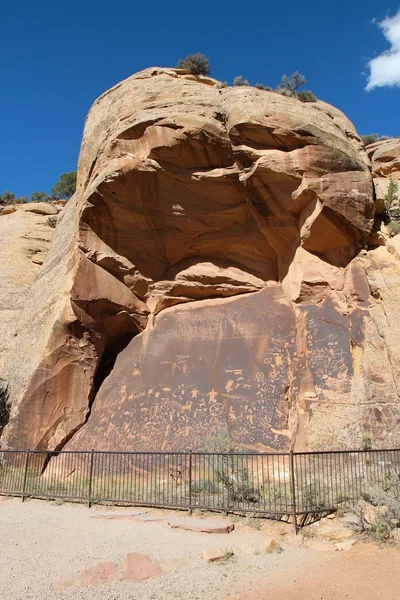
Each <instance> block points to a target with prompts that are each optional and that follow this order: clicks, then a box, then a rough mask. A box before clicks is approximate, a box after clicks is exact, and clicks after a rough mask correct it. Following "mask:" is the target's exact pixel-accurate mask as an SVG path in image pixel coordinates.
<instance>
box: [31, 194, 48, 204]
mask: <svg viewBox="0 0 400 600" xmlns="http://www.w3.org/2000/svg"><path fill="white" fill-rule="evenodd" d="M31 200H32V202H50V200H51V197H50V196H49V195H48V194H46V192H33V194H31Z"/></svg>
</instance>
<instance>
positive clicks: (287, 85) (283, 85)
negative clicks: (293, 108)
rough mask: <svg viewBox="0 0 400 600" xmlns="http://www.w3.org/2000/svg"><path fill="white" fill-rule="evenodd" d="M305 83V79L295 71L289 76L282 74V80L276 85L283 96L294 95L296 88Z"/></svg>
mask: <svg viewBox="0 0 400 600" xmlns="http://www.w3.org/2000/svg"><path fill="white" fill-rule="evenodd" d="M306 83H307V79H306V78H305V77H304V75H302V74H301V73H299V71H296V72H295V73H293V75H290V76H289V77H288V76H287V75H283V76H282V81H281V82H280V84H279V85H278V91H280V92H281V93H282V94H284V95H285V96H295V95H296V93H297V90H298V89H299V88H300V87H302V86H303V85H305V84H306Z"/></svg>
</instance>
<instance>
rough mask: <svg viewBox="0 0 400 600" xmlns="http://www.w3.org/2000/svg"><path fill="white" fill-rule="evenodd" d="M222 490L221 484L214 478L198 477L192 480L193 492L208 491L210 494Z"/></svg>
mask: <svg viewBox="0 0 400 600" xmlns="http://www.w3.org/2000/svg"><path fill="white" fill-rule="evenodd" d="M219 491H220V484H219V483H218V482H217V481H215V480H214V479H198V480H197V481H192V493H193V494H201V493H203V492H206V493H208V494H217V493H218V492H219Z"/></svg>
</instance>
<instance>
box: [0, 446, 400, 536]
mask: <svg viewBox="0 0 400 600" xmlns="http://www.w3.org/2000/svg"><path fill="white" fill-rule="evenodd" d="M394 473H395V474H397V476H400V449H395V450H357V451H334V452H290V453H279V454H278V453H268V454H256V453H205V452H97V451H82V452H69V451H61V452H52V453H49V452H41V451H30V450H21V451H20V450H3V451H1V452H0V495H8V496H21V497H22V499H24V498H27V497H34V498H65V499H70V500H72V499H74V500H80V501H86V502H87V503H88V505H89V506H90V504H92V503H97V502H109V503H115V504H130V505H138V506H158V507H166V508H186V509H188V510H192V509H194V508H200V509H209V510H220V511H225V512H239V513H252V514H254V515H259V516H265V517H273V518H281V517H284V516H291V517H293V521H294V523H295V526H296V527H297V523H299V524H301V522H302V521H304V518H305V516H307V515H310V514H318V513H324V512H329V511H332V510H335V509H336V508H337V507H338V506H340V505H341V503H343V502H346V501H351V500H355V499H357V498H360V497H361V496H362V494H363V492H364V491H365V490H366V489H367V487H368V486H369V485H371V484H384V483H385V480H386V479H387V478H388V477H390V476H392V475H393V474H394Z"/></svg>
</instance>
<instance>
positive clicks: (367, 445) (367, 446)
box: [361, 434, 372, 450]
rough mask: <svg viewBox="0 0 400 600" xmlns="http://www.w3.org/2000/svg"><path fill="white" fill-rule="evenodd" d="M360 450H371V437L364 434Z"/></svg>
mask: <svg viewBox="0 0 400 600" xmlns="http://www.w3.org/2000/svg"><path fill="white" fill-rule="evenodd" d="M361 448H362V449H363V450H372V439H371V436H369V435H367V434H365V435H363V438H362V440H361Z"/></svg>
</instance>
